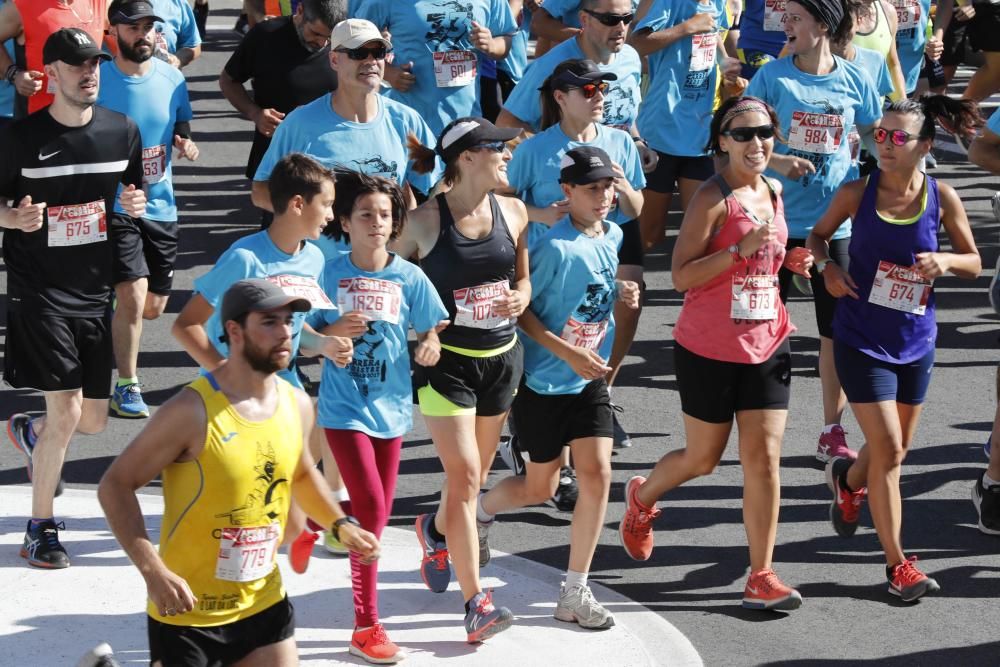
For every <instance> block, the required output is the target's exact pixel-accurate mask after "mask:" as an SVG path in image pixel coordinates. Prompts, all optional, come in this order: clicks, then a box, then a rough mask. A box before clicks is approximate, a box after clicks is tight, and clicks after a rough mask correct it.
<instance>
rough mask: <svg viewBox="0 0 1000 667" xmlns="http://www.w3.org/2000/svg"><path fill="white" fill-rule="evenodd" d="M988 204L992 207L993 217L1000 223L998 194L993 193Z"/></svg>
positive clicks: (999, 198) (999, 196)
mask: <svg viewBox="0 0 1000 667" xmlns="http://www.w3.org/2000/svg"><path fill="white" fill-rule="evenodd" d="M990 203H991V204H992V205H993V217H994V218H996V219H997V222H1000V192H994V193H993V196H992V197H990Z"/></svg>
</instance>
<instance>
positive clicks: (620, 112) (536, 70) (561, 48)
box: [503, 37, 642, 131]
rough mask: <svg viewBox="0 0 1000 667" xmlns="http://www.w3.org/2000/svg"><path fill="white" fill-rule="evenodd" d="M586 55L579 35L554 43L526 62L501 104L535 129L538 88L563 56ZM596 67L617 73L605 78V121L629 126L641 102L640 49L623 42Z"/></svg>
mask: <svg viewBox="0 0 1000 667" xmlns="http://www.w3.org/2000/svg"><path fill="white" fill-rule="evenodd" d="M586 57H587V56H586V55H585V54H584V53H583V50H582V49H580V42H579V38H576V37H575V38H572V39H567V40H566V41H564V42H562V43H561V44H558V45H557V46H555V47H553V48H552V50H551V51H549V52H548V53H546V54H545V55H543V56H542V57H541V58H538V59H537V60H535V61H534V62H532V63H531V64H530V65H528V69H527V70H526V71H525V73H524V77H523V78H522V79H521V81H520V83H518V84H517V86H515V87H514V90H512V91H511V93H510V97H508V98H507V101H506V102H504V104H503V106H504V108H505V109H506V110H507V111H509V112H510V113H512V114H513V115H515V116H517V118H518V119H520V120H521V121H523V122H525V123H527V124H528V125H531V126H532V127H533V128H534V129H535V130H536V131H537V130H538V125H539V123H540V122H541V120H542V104H541V93H540V92H538V89H539V88H540V87H541V85H542V83H543V82H544V81H545V79H546V78H548V76H549V75H550V74H552V71H553V70H554V69H555V68H556V65H558V64H559V63H561V62H563V61H564V60H570V59H583V58H586ZM597 67H598V68H599V69H600V70H601V71H602V72H613V73H615V74H616V75H617V76H618V79H617V80H616V81H608V82H607V83H608V90H607V92H606V93H605V94H604V121H603V122H604V124H605V125H610V126H611V127H617V128H618V129H620V130H625V131H628V130H630V129H631V128H632V124H633V123H634V122H635V119H636V116H637V115H638V114H639V103H640V102H642V93H641V92H640V85H641V79H642V59H641V58H640V57H639V53H638V52H637V51H636V50H635V49H633V48H632V47H631V46H629V45H628V44H626V45H625V46H623V47H622V50H621V51H619V52H618V53H616V54H615V57H614V60H612V61H611V62H610V63H608V64H607V65H602V64H600V63H598V65H597Z"/></svg>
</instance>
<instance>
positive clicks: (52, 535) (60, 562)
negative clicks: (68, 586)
mask: <svg viewBox="0 0 1000 667" xmlns="http://www.w3.org/2000/svg"><path fill="white" fill-rule="evenodd" d="M60 530H66V524H64V523H63V522H62V521H60V522H59V523H56V522H55V521H52V520H51V519H50V520H48V521H42V522H41V523H40V524H38V525H37V526H34V527H32V525H31V521H30V520H29V521H28V527H27V529H26V530H25V531H24V544H22V545H21V558H26V559H27V560H28V565H33V566H35V567H41V568H45V569H48V570H61V569H63V568H66V567H69V554H67V553H66V549H64V548H63V545H62V544H61V543H60V542H59V531H60Z"/></svg>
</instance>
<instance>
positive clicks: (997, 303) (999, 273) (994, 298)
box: [989, 193, 1000, 313]
mask: <svg viewBox="0 0 1000 667" xmlns="http://www.w3.org/2000/svg"><path fill="white" fill-rule="evenodd" d="M997 194H1000V193H997ZM989 294H990V305H991V306H992V307H993V312H995V313H1000V256H998V257H997V263H996V264H994V265H993V278H992V279H991V280H990V292H989Z"/></svg>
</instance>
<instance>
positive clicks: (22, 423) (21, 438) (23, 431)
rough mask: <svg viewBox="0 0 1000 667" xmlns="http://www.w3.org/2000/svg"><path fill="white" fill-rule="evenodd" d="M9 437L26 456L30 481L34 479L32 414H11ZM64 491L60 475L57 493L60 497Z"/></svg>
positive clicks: (8, 423) (15, 446)
mask: <svg viewBox="0 0 1000 667" xmlns="http://www.w3.org/2000/svg"><path fill="white" fill-rule="evenodd" d="M7 438H8V439H10V443H11V444H12V445H14V448H15V449H17V451H19V452H21V455H22V456H24V467H25V470H26V471H27V473H28V481H29V482H30V481H31V480H32V473H33V472H34V468H33V466H32V464H31V456H32V454H33V453H34V451H35V443H33V442H32V439H31V415H28V414H25V413H20V412H19V413H17V414H15V415H11V416H10V419H8V420H7ZM62 493H63V480H62V477H60V478H59V484H57V485H56V493H55V495H56V497H58V496H61V495H62Z"/></svg>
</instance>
